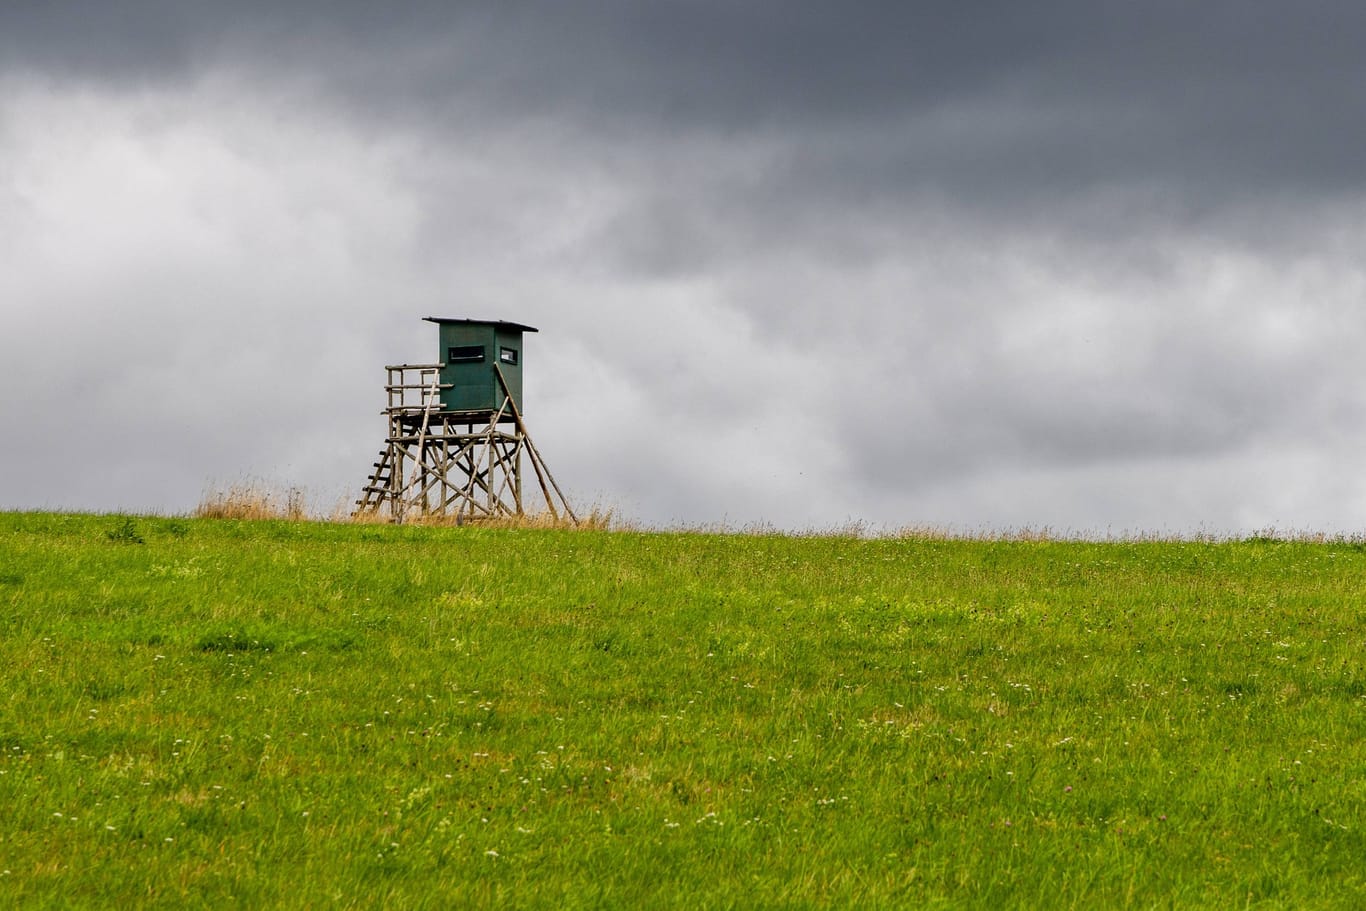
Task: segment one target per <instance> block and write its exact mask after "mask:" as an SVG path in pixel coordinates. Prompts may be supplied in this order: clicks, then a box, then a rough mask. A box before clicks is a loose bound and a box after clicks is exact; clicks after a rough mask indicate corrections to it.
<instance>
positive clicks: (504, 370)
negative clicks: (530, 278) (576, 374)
mask: <svg viewBox="0 0 1366 911" xmlns="http://www.w3.org/2000/svg"><path fill="white" fill-rule="evenodd" d="M426 319H427V321H428V322H431V323H436V325H437V330H438V332H439V339H440V347H439V349H438V350H439V351H440V356H439V359H438V360H437V362H436V363H431V364H398V365H395V366H391V367H385V368H384V369H385V370H387V371H388V374H389V376H388V381H387V382H386V383H385V387H384V388H385V391H386V393H387V394H388V406H387V407H386V408H385V409H384V414H385V417H386V418H388V421H389V437H388V439H387V441H386V445H385V448H384V450H383V451H382V452H380V456H379V461H378V462H376V463H375V464H374V471H373V472H372V473H371V475H370V480H369V481H368V482H367V483H366V485H365V487H364V488H363V489H362V492H361V498H360V499H359V500H357V501H356V512H355V514H356V515H382V514H385V513H386V512H387V518H388V519H389V520H390V521H393V522H398V523H401V522H403V521H404V519H405V518H407V517H409V516H413V515H418V516H447V517H451V518H454V519H455V520H456V521H457V522H459V521H463V520H466V519H491V518H499V517H507V516H521V515H525V514H526V510H525V509H524V501H523V498H522V463H523V461H526V462H529V463H530V464H531V467H532V469H533V471H534V472H535V475H536V481H537V483H538V485H539V487H540V491H541V495H542V496H543V497H544V499H545V505H546V508H547V509H548V510H549V511H550V515H551V516H552V518H554V519H557V520H558V519H559V516H560V511H561V510H563V512H564V514H565V516H566V517H568V518H569V520H570V521H572V522H574V523H575V524H577V523H578V518H577V517H576V516H575V515H574V512H573V510H571V509H570V507H569V503H568V502H567V501H566V500H565V498H564V494H562V493H561V492H560V488H559V485H558V484H556V483H555V479H554V478H553V477H551V475H550V472H549V470H548V469H546V467H545V463H544V462H542V460H541V456H540V453H539V452H537V451H536V446H535V444H534V443H532V442H531V437H530V436H529V435H528V434H527V431H526V425H525V424H524V423H523V422H522V360H523V359H522V338H523V336H524V335H525V334H526V333H528V332H535V331H536V330H535V329H534V328H532V327H531V326H524V325H522V324H521V323H508V322H503V321H501V320H475V319H445V318H442V317H437V316H429V317H426ZM552 490H553V491H554V494H553V495H552V493H551V492H552ZM557 506H558V508H557Z"/></svg>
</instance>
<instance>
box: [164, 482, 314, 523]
mask: <svg viewBox="0 0 1366 911" xmlns="http://www.w3.org/2000/svg"><path fill="white" fill-rule="evenodd" d="M191 515H193V516H194V517H195V518H197V519H287V520H289V521H293V522H300V521H303V520H304V519H307V518H308V508H307V506H306V504H305V502H304V494H303V491H302V490H301V489H299V488H298V487H290V488H288V489H286V490H285V491H283V492H280V491H272V490H269V489H268V488H266V487H265V486H263V485H261V484H258V483H254V482H243V483H240V484H233V485H230V486H229V487H228V488H227V489H226V490H220V489H210V490H208V491H206V492H205V494H204V497H203V498H202V499H201V500H200V501H199V505H198V506H196V507H195V508H194V512H193V513H191Z"/></svg>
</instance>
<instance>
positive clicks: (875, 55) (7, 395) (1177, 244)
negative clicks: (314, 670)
mask: <svg viewBox="0 0 1366 911" xmlns="http://www.w3.org/2000/svg"><path fill="white" fill-rule="evenodd" d="M282 6H283V7H285V10H283V11H282V10H281V9H280V8H279V7H282ZM1363 46H1366V5H1362V4H1360V3H1358V2H1348V0H1335V2H1315V0H1301V2H1297V3H1293V4H1292V3H1284V2H1258V0H1238V2H1219V0H1207V2H1202V3H1190V2H1188V0H1182V2H1164V0H1149V2H1145V3H1129V2H1106V0H1077V2H1063V0H1041V2H1033V3H1019V2H1016V0H1011V2H978V3H961V2H942V3H939V2H907V0H889V2H857V0H856V2H841V3H833V2H831V3H814V2H807V3H802V2H777V0H772V2H744V0H715V2H710V0H692V2H674V3H668V2H658V3H645V2H640V0H579V2H553V0H546V2H520V0H498V2H488V3H466V4H460V3H453V2H423V3H409V4H404V3H397V4H394V5H392V7H390V6H388V5H385V4H376V3H372V2H352V3H326V4H324V3H321V2H317V3H307V2H306V3H286V4H278V3H275V2H271V3H265V2H260V3H253V2H234V3H231V4H228V3H220V2H216V0H202V2H186V0H175V2H172V0H167V2H150V0H148V2H138V0H98V2H89V3H85V4H81V3H63V4H38V3H32V4H29V3H4V4H0V364H2V365H3V367H4V378H3V380H2V381H0V417H3V424H0V508H19V509H32V508H63V509H80V510H96V511H104V510H129V511H157V512H166V513H180V512H186V511H189V510H190V509H192V508H193V507H194V505H195V504H196V503H197V502H198V501H199V499H200V497H201V495H202V494H203V493H204V491H205V489H206V488H208V487H211V486H214V485H220V486H221V485H226V484H231V483H235V482H238V481H242V480H255V481H259V482H261V483H264V484H267V485H274V486H278V487H286V486H291V485H299V486H302V487H304V488H305V489H306V491H307V492H308V494H309V496H310V498H311V499H312V500H313V502H314V503H315V504H316V505H318V506H319V507H320V508H322V509H324V510H329V509H331V508H332V506H334V505H335V504H337V503H339V502H341V501H343V500H349V499H351V498H354V497H355V496H356V494H357V493H358V488H359V486H360V485H361V484H362V483H363V482H364V481H365V476H366V474H367V472H368V469H369V466H370V463H371V462H372V461H373V460H374V457H375V454H376V453H377V452H378V451H379V449H380V448H381V445H382V443H383V437H384V431H385V426H384V421H383V418H382V417H381V416H380V413H379V412H380V409H381V408H382V407H383V405H384V394H383V382H384V371H383V366H384V365H385V364H389V363H399V362H419V361H430V360H435V359H437V357H438V353H439V352H438V351H437V340H436V330H435V327H434V326H432V325H431V324H430V323H425V322H423V321H422V317H424V316H429V315H435V316H446V317H457V318H460V317H473V318H487V319H505V320H513V321H518V322H524V323H529V324H531V325H533V326H537V327H539V328H540V330H541V331H540V333H539V334H537V335H533V336H530V337H529V339H528V341H527V343H526V351H525V360H524V363H525V370H526V402H525V411H526V417H527V423H528V426H529V428H530V430H531V432H532V435H533V437H534V438H535V440H536V442H537V445H538V448H539V449H540V450H541V452H542V454H543V455H544V456H545V458H546V460H547V462H548V463H549V465H550V467H551V469H552V470H553V471H554V472H555V475H556V477H557V479H558V480H559V481H560V483H561V485H562V486H563V487H565V488H566V491H567V492H568V493H570V495H571V497H572V499H574V500H575V501H576V502H577V503H579V504H591V503H598V504H599V505H603V506H607V507H611V508H615V509H616V510H617V511H618V512H619V513H621V514H624V515H626V516H629V517H632V518H635V519H637V520H639V521H641V522H643V523H645V524H650V525H670V524H678V523H719V522H725V523H728V524H730V525H735V526H743V525H746V524H751V523H768V524H771V525H775V526H778V527H781V528H791V529H807V528H820V527H830V526H837V525H842V524H844V523H846V522H850V521H863V522H867V523H869V524H871V525H873V526H875V527H883V528H896V527H901V526H912V525H914V526H934V527H941V528H948V529H954V530H959V531H972V530H1001V529H1011V528H1021V527H1031V528H1042V527H1048V528H1051V529H1053V530H1054V531H1057V532H1073V533H1088V534H1105V533H1107V532H1108V533H1115V534H1119V533H1143V532H1156V533H1168V534H1191V533H1201V532H1204V533H1218V534H1241V533H1248V532H1253V531H1257V530H1261V529H1266V528H1269V527H1274V528H1277V529H1280V530H1282V531H1314V530H1318V531H1327V532H1337V533H1360V532H1366V472H1364V471H1363V468H1366V458H1364V456H1366V319H1363V316H1366V117H1364V116H1363V112H1364V111H1366V54H1363V53H1362V50H1361V49H1362V47H1363Z"/></svg>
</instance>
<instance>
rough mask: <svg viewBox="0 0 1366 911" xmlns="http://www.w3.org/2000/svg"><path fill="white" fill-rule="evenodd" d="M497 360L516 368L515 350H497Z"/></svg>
mask: <svg viewBox="0 0 1366 911" xmlns="http://www.w3.org/2000/svg"><path fill="white" fill-rule="evenodd" d="M498 360H500V361H502V362H503V363H504V364H512V365H513V366H514V367H515V366H517V349H516V348H500V349H499V350H498Z"/></svg>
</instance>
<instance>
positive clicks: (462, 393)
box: [426, 316, 536, 418]
mask: <svg viewBox="0 0 1366 911" xmlns="http://www.w3.org/2000/svg"><path fill="white" fill-rule="evenodd" d="M426 320H427V321H428V322H430V323H436V324H437V327H438V329H439V330H440V332H441V356H440V357H439V358H438V360H439V361H440V362H441V363H443V364H445V365H446V366H445V367H444V368H442V370H441V382H442V383H443V384H444V383H450V384H451V385H450V388H449V389H443V390H441V405H442V408H444V409H445V410H446V411H497V410H498V408H499V406H501V405H502V404H503V387H502V385H501V384H500V383H499V382H498V373H497V371H495V370H494V365H495V364H496V365H497V367H498V369H499V370H501V371H502V372H503V378H504V379H506V380H507V385H508V391H509V392H511V393H512V401H513V404H515V405H516V406H517V410H518V411H521V410H522V333H524V332H535V331H536V330H535V329H534V328H533V327H531V326H523V325H522V324H521V323H507V322H503V321H502V320H480V319H444V318H442V317H439V316H428V317H426ZM508 417H509V418H511V415H510V414H509V415H508Z"/></svg>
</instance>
